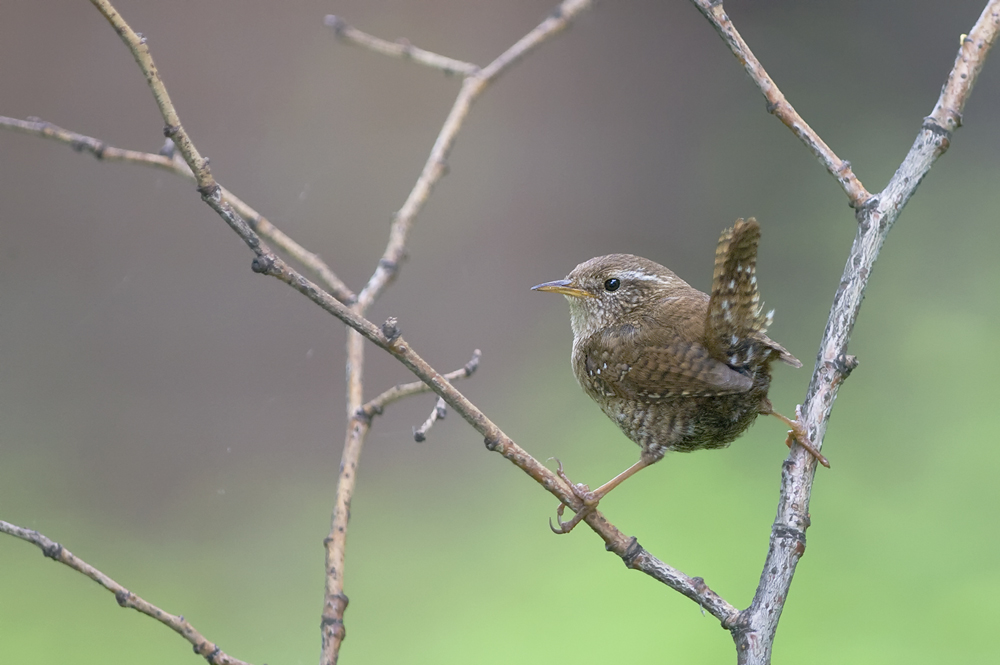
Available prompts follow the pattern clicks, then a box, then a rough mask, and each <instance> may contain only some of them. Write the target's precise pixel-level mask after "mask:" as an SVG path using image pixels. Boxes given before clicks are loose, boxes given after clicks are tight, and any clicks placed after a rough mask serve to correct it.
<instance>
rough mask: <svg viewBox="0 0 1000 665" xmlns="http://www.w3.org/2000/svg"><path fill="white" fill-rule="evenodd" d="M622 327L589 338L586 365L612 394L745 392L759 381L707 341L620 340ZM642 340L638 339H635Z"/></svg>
mask: <svg viewBox="0 0 1000 665" xmlns="http://www.w3.org/2000/svg"><path fill="white" fill-rule="evenodd" d="M622 335H625V336H627V335H628V330H627V327H625V330H624V332H623V331H622V330H619V329H613V330H606V331H605V332H604V334H603V335H598V336H595V337H594V338H592V339H591V340H588V341H587V342H585V343H584V345H583V346H582V348H581V349H580V351H581V352H582V360H583V364H582V367H581V370H582V371H583V372H585V373H586V377H584V376H581V377H580V378H581V381H582V380H587V381H589V382H592V383H594V384H596V386H597V387H598V389H599V390H600V391H601V392H603V393H605V394H607V395H616V396H619V397H626V398H630V399H635V398H644V399H661V398H670V397H680V396H708V395H728V394H733V393H742V392H746V391H748V390H750V388H751V386H752V385H753V381H752V380H751V379H750V377H749V376H746V375H744V374H741V373H740V372H738V371H736V370H734V369H733V368H732V367H729V366H728V365H726V364H725V363H723V362H720V361H718V360H716V359H715V358H713V357H712V356H711V355H710V354H709V352H708V349H706V348H705V347H704V346H702V345H701V344H697V343H692V342H690V341H688V340H684V339H681V338H677V339H676V340H674V341H672V342H670V343H667V344H666V345H663V344H659V345H645V344H642V343H641V342H639V343H631V344H622V343H615V341H617V340H615V339H614V338H615V337H616V336H622ZM635 341H638V340H635Z"/></svg>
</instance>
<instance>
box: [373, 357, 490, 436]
mask: <svg viewBox="0 0 1000 665" xmlns="http://www.w3.org/2000/svg"><path fill="white" fill-rule="evenodd" d="M482 355H483V352H482V351H480V350H479V349H476V350H475V351H473V353H472V358H471V359H470V360H469V362H467V363H465V366H464V367H462V368H461V369H456V370H455V371H454V372H448V373H447V374H445V375H444V378H446V379H448V380H449V381H456V380H458V379H466V378H468V377H470V376H472V375H473V374H474V373H475V371H476V370H477V369H478V368H479V359H480V358H482ZM426 392H430V386H428V385H427V384H426V383H424V382H423V381H412V382H410V383H399V384H397V385H395V386H393V387H392V388H389V389H388V390H386V391H385V392H384V393H382V394H381V395H379V396H378V397H376V398H374V399H371V400H368V402H367V403H366V404H365V405H364V406H362V407H361V414H363V417H364V418H365V419H367V420H369V421H370V420H371V419H372V418H373V417H374V416H380V415H382V412H383V411H384V410H385V407H387V406H389V405H390V404H392V403H393V402H397V401H399V400H401V399H403V398H404V397H409V396H410V395H416V394H419V393H426Z"/></svg>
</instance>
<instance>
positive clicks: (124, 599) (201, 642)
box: [0, 520, 247, 665]
mask: <svg viewBox="0 0 1000 665" xmlns="http://www.w3.org/2000/svg"><path fill="white" fill-rule="evenodd" d="M0 533H6V534H9V535H11V536H14V537H15V538H20V539H21V540H25V541H27V542H29V543H32V544H34V545H37V546H38V548H39V549H40V550H42V554H44V555H45V556H47V557H49V558H50V559H52V560H53V561H58V562H59V563H62V564H65V565H67V566H69V567H70V568H72V569H73V570H75V571H77V572H80V573H83V574H84V575H86V576H87V577H89V578H90V579H92V580H94V581H95V582H97V583H98V584H100V585H101V586H102V587H104V588H105V589H107V590H108V591H110V592H111V593H113V594H115V600H116V601H118V604H119V605H121V606H122V607H130V608H132V609H133V610H135V611H137V612H141V613H143V614H145V615H146V616H148V617H151V618H153V619H156V620H157V621H159V622H160V623H162V624H163V625H165V626H167V627H168V628H170V629H171V630H173V631H174V632H175V633H177V634H178V635H180V636H181V637H183V638H184V639H186V640H187V641H188V642H190V643H191V644H192V645H193V646H194V651H195V653H197V654H198V655H200V656H202V657H204V658H205V660H207V661H208V662H209V663H210V664H211V665H247V663H245V662H244V661H242V660H239V659H238V658H233V657H232V656H230V655H229V654H227V653H226V652H225V651H223V650H222V649H220V648H219V647H218V645H216V644H214V643H212V642H209V641H208V640H207V639H205V636H204V635H202V634H201V633H199V632H198V631H197V630H195V628H194V626H192V625H191V623H190V622H189V621H187V620H186V619H185V618H184V617H183V616H176V615H173V614H170V613H168V612H164V611H163V610H161V609H160V608H159V607H157V606H156V605H153V604H152V603H150V602H147V601H145V600H143V599H142V598H140V597H139V596H137V595H135V594H134V593H132V592H131V591H129V590H128V589H126V588H125V587H123V586H122V585H121V584H118V582H115V581H114V580H113V579H111V578H110V577H108V576H107V575H105V574H104V573H102V572H101V571H99V570H98V569H97V568H94V567H93V566H91V565H90V564H89V563H87V562H86V561H84V560H83V559H80V558H79V557H77V556H76V555H75V554H73V553H72V552H70V551H69V550H68V549H66V548H65V547H63V546H62V545H60V544H59V543H57V542H55V541H54V540H50V539H49V538H47V537H45V536H44V535H42V534H40V533H38V532H37V531H33V530H31V529H25V528H23V527H19V526H17V525H15V524H11V523H9V522H4V521H2V520H0Z"/></svg>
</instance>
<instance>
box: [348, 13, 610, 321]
mask: <svg viewBox="0 0 1000 665" xmlns="http://www.w3.org/2000/svg"><path fill="white" fill-rule="evenodd" d="M592 4H593V3H592V2H591V0H565V1H564V2H562V3H560V4H559V6H558V7H556V9H555V11H554V12H552V14H551V15H550V16H549V17H548V18H547V19H545V20H544V21H542V22H541V23H540V24H539V25H538V26H537V27H536V28H535V29H534V30H532V31H531V32H529V33H528V34H527V35H525V36H524V37H522V38H521V39H520V40H518V42H517V43H516V44H514V45H513V46H511V47H510V48H509V49H507V50H506V51H504V52H503V53H502V54H500V56H499V57H498V58H497V59H496V60H494V61H493V62H491V63H490V64H489V65H487V66H486V67H484V68H483V69H481V70H479V71H477V72H476V73H475V74H472V75H470V76H467V77H466V78H465V80H464V81H463V82H462V89H461V90H460V91H459V93H458V97H457V98H456V99H455V103H454V104H453V105H452V107H451V111H450V112H449V113H448V118H447V119H446V120H445V122H444V126H443V127H442V128H441V132H440V133H439V134H438V137H437V140H435V141H434V147H433V148H431V154H430V156H429V157H428V158H427V162H426V163H425V164H424V168H423V171H422V172H421V173H420V177H419V178H418V179H417V183H416V184H415V185H414V186H413V189H412V190H411V191H410V195H409V196H408V197H407V199H406V202H405V203H403V207H402V208H400V209H399V212H397V213H396V215H395V218H394V219H393V222H392V227H391V229H390V230H389V243H388V245H387V246H386V248H385V252H384V253H383V254H382V259H381V260H380V261H379V264H378V268H377V269H376V270H375V272H374V274H372V276H371V278H370V279H369V280H368V283H367V284H366V285H365V288H364V289H362V291H361V293H360V294H358V302H359V303H361V311H362V312H364V311H366V310H367V308H368V307H369V306H370V305H371V303H373V302H375V300H376V299H377V298H378V296H379V295H380V294H381V293H382V291H384V290H385V288H386V287H387V286H388V285H389V283H390V282H391V281H392V280H393V279H395V277H396V274H397V272H398V271H399V265H400V263H401V262H402V261H403V258H404V256H405V255H406V239H407V236H408V235H409V232H410V227H411V226H412V225H413V221H414V219H416V217H417V214H419V212H420V211H421V209H423V207H424V204H425V203H426V202H427V198H428V197H429V196H430V193H431V190H432V189H433V188H434V185H436V184H437V182H438V181H439V180H440V179H441V178H442V177H443V176H444V174H445V172H446V170H447V167H446V164H447V159H448V153H450V152H451V149H452V146H454V145H455V139H456V137H457V136H458V131H459V130H460V129H461V128H462V124H463V123H464V122H465V118H466V116H468V114H469V109H470V108H471V107H472V103H473V102H474V101H475V100H476V99H477V98H478V97H479V95H481V94H482V93H483V91H484V90H485V89H486V88H487V87H489V85H490V84H491V83H492V82H493V81H495V80H496V79H497V77H499V76H500V75H501V74H502V73H503V72H505V71H506V70H507V69H509V68H510V67H511V65H513V64H514V63H516V62H517V61H518V60H520V59H521V58H523V57H524V56H525V55H527V54H528V53H529V52H531V51H532V50H534V49H535V48H536V47H538V46H539V45H540V44H542V43H543V42H544V41H545V40H547V39H549V38H550V37H552V36H553V35H555V34H557V33H559V32H561V31H562V30H564V29H565V28H566V27H567V26H568V25H569V23H570V21H572V20H573V19H574V18H576V16H577V15H579V14H580V13H581V12H583V11H584V10H586V9H588V8H589V7H590V6H591V5H592Z"/></svg>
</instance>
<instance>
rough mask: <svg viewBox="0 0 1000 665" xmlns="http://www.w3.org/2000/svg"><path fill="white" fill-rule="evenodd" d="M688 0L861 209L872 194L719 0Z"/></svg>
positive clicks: (771, 108)
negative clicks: (794, 100) (804, 113)
mask: <svg viewBox="0 0 1000 665" xmlns="http://www.w3.org/2000/svg"><path fill="white" fill-rule="evenodd" d="M691 1H692V2H693V3H694V5H695V7H697V8H698V11H700V12H701V13H702V14H704V15H705V18H707V19H708V20H709V21H710V22H711V23H712V25H713V26H714V27H715V30H716V32H718V33H719V36H720V37H722V40H723V41H724V42H726V45H727V46H729V50H731V51H732V52H733V55H735V56H736V59H737V60H739V61H740V62H741V63H742V64H743V68H744V69H745V70H746V72H747V74H749V75H750V78H751V79H753V82H754V83H755V84H756V85H757V87H758V88H759V89H760V92H761V94H762V95H764V99H766V100H767V110H768V112H769V113H773V114H774V115H775V116H777V117H778V119H779V120H781V122H783V123H785V126H786V127H788V128H789V129H790V130H792V132H793V133H794V134H795V135H796V136H798V137H799V139H800V140H801V141H802V142H803V143H805V144H806V147H808V148H809V150H811V151H812V153H813V154H814V155H816V158H817V159H819V161H820V163H821V164H822V165H823V166H825V167H826V170H827V171H829V172H830V175H832V176H833V177H834V178H836V179H837V182H839V183H840V186H841V187H842V188H843V190H844V192H846V193H847V197H848V198H849V199H850V201H851V207H852V208H860V207H861V206H862V205H864V203H865V202H866V201H867V200H868V199H869V198H870V197H871V194H869V193H868V190H866V189H865V187H864V185H862V184H861V181H860V180H858V178H857V176H855V175H854V172H853V171H852V170H851V163H850V162H848V161H847V160H843V159H841V158H840V157H838V156H837V155H836V153H834V152H833V150H831V149H830V147H829V146H828V145H827V144H826V143H825V142H824V141H823V139H821V138H820V137H819V134H817V133H816V132H815V131H813V128H812V127H810V126H809V124H808V123H807V122H806V121H805V120H803V119H802V116H800V115H799V114H798V112H797V111H796V110H795V109H794V108H793V107H792V105H791V104H789V103H788V100H786V99H785V96H784V95H783V94H781V90H779V89H778V86H777V85H775V83H774V81H773V80H772V79H771V77H770V76H768V74H767V72H766V71H765V70H764V67H763V66H762V65H761V64H760V61H759V60H757V58H756V56H754V54H753V52H752V51H751V50H750V47H749V46H747V43H746V42H745V41H743V37H741V36H740V33H739V32H737V30H736V26H734V25H733V22H732V21H731V20H730V19H729V15H728V14H726V11H725V9H723V7H722V0H691Z"/></svg>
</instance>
